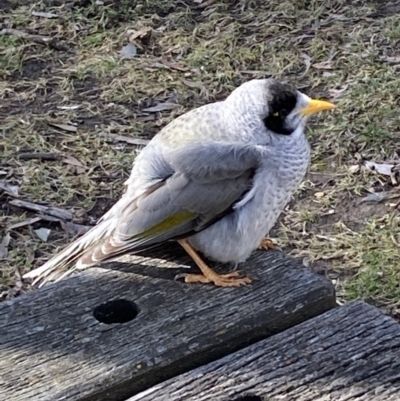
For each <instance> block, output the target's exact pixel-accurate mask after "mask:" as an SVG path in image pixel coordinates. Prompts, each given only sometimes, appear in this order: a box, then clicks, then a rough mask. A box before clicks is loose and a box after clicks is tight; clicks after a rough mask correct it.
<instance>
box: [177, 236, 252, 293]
mask: <svg viewBox="0 0 400 401" xmlns="http://www.w3.org/2000/svg"><path fill="white" fill-rule="evenodd" d="M178 242H179V244H180V245H181V246H182V247H183V249H184V250H185V251H186V252H187V253H188V254H189V256H190V257H191V258H192V259H193V261H194V262H195V263H196V264H197V266H198V267H199V268H200V270H201V272H202V273H203V274H187V273H183V274H178V275H177V276H175V280H176V279H179V278H184V279H185V283H204V284H207V283H213V284H214V285H216V286H218V287H240V286H241V285H246V284H250V283H251V279H249V278H248V277H239V272H238V271H234V272H232V273H228V274H217V273H215V271H214V270H213V269H211V268H210V267H208V266H207V263H205V262H204V260H203V259H202V258H201V257H200V256H199V254H198V253H197V251H196V250H195V249H194V248H193V247H192V245H190V244H189V242H188V240H186V239H181V240H178Z"/></svg>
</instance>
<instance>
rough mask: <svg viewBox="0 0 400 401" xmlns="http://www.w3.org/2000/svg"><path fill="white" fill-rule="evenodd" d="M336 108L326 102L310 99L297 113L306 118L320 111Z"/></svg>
mask: <svg viewBox="0 0 400 401" xmlns="http://www.w3.org/2000/svg"><path fill="white" fill-rule="evenodd" d="M335 107H336V106H335V105H334V104H332V103H329V102H326V101H325V100H316V99H311V100H310V103H309V104H308V106H306V107H304V108H303V109H301V110H300V111H299V113H300V114H303V115H304V116H308V115H310V114H314V113H317V112H318V111H322V110H330V109H334V108H335Z"/></svg>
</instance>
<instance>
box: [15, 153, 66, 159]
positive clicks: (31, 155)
mask: <svg viewBox="0 0 400 401" xmlns="http://www.w3.org/2000/svg"><path fill="white" fill-rule="evenodd" d="M61 157H62V155H60V154H58V153H36V152H31V153H20V154H19V155H18V159H21V160H34V159H38V160H49V161H56V160H60V159H61Z"/></svg>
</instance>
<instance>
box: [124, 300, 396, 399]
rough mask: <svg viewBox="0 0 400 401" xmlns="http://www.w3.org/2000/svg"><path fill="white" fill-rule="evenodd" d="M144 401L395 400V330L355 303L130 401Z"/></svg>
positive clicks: (391, 323)
mask: <svg viewBox="0 0 400 401" xmlns="http://www.w3.org/2000/svg"><path fill="white" fill-rule="evenodd" d="M150 400H151V401H158V400H160V401H162V400H168V401H191V400H193V401H211V400H212V401H282V400H284V401H399V400H400V325H399V324H397V322H395V321H394V320H393V319H391V318H390V317H388V316H385V315H383V314H382V313H381V312H380V311H379V310H378V309H376V308H373V307H372V306H369V305H367V304H365V303H362V302H354V303H351V304H348V305H346V306H343V307H340V308H335V309H333V310H331V311H329V312H326V313H325V314H323V315H321V316H318V317H315V318H314V319H311V320H308V321H307V322H304V323H302V324H300V325H298V326H296V327H292V328H290V329H288V330H286V331H284V332H283V333H280V334H277V335H275V336H273V337H270V338H268V339H266V340H263V341H260V342H258V343H256V344H253V345H252V346H250V347H247V348H244V349H242V350H240V351H238V352H236V353H233V354H231V355H229V356H227V357H225V358H222V359H220V360H218V361H215V362H213V363H210V364H208V365H206V366H203V367H200V368H198V369H196V370H193V371H190V372H187V373H185V374H183V375H180V376H178V377H176V378H174V379H171V380H169V381H166V382H164V383H161V384H159V385H158V386H155V387H153V388H151V389H148V390H147V391H146V392H143V393H140V394H138V395H136V396H134V397H132V398H130V399H129V400H128V401H150Z"/></svg>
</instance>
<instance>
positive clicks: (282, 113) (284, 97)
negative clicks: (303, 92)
mask: <svg viewBox="0 0 400 401" xmlns="http://www.w3.org/2000/svg"><path fill="white" fill-rule="evenodd" d="M296 103H297V91H296V90H295V89H293V88H291V87H290V86H288V85H285V84H282V83H280V82H273V83H272V84H271V85H270V87H269V100H268V107H269V110H270V113H269V115H268V116H267V117H266V118H265V119H264V124H265V126H266V127H267V129H268V130H270V131H272V132H274V133H276V134H281V135H290V134H291V133H292V132H293V131H294V130H293V129H291V128H289V127H287V126H286V124H285V119H286V117H287V116H288V115H289V114H290V113H291V112H292V110H293V109H294V108H295V107H296Z"/></svg>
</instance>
